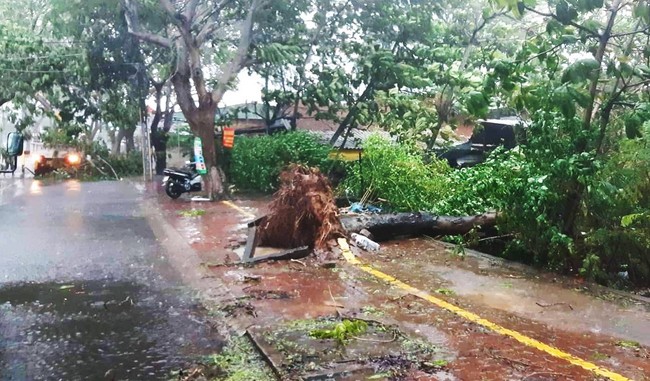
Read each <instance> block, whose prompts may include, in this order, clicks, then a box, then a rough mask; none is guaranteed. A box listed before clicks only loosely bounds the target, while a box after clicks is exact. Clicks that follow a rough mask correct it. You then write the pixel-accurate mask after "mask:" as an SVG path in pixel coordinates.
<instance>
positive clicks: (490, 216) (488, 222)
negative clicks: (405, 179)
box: [340, 213, 497, 241]
mask: <svg viewBox="0 0 650 381" xmlns="http://www.w3.org/2000/svg"><path fill="white" fill-rule="evenodd" d="M496 217H497V214H496V213H485V214H481V215H478V216H460V217H454V216H436V215H433V214H427V213H394V214H361V215H349V216H341V217H340V220H341V224H342V225H343V227H344V228H345V230H346V231H347V232H348V233H359V232H360V231H361V230H363V229H365V230H368V231H369V232H370V233H372V235H373V237H374V238H373V239H374V240H375V241H386V240H389V239H391V238H394V237H399V236H407V235H408V236H415V235H422V234H429V235H462V234H467V233H469V232H470V231H471V230H472V229H474V228H477V227H491V226H494V225H495V224H496Z"/></svg>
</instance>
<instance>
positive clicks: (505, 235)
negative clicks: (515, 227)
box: [476, 234, 514, 242]
mask: <svg viewBox="0 0 650 381" xmlns="http://www.w3.org/2000/svg"><path fill="white" fill-rule="evenodd" d="M508 237H514V234H503V235H497V236H494V237H485V238H481V239H479V240H477V241H476V242H483V241H491V240H494V239H499V238H508Z"/></svg>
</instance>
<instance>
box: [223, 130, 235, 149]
mask: <svg viewBox="0 0 650 381" xmlns="http://www.w3.org/2000/svg"><path fill="white" fill-rule="evenodd" d="M234 145H235V129H234V128H232V127H224V128H223V146H224V147H225V148H232V147H233V146H234Z"/></svg>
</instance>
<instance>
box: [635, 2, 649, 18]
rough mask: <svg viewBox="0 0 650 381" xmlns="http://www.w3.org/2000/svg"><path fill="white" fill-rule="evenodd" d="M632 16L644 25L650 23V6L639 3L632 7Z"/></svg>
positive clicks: (645, 3) (646, 3)
mask: <svg viewBox="0 0 650 381" xmlns="http://www.w3.org/2000/svg"><path fill="white" fill-rule="evenodd" d="M633 15H634V17H636V18H640V19H642V20H643V21H645V22H646V23H650V4H648V2H647V1H639V2H638V3H637V4H636V6H635V7H634V11H633Z"/></svg>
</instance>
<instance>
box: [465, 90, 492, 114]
mask: <svg viewBox="0 0 650 381" xmlns="http://www.w3.org/2000/svg"><path fill="white" fill-rule="evenodd" d="M465 106H466V107H467V112H469V113H470V114H471V115H476V116H479V117H483V116H485V115H486V114H487V112H488V108H489V107H490V99H489V98H488V97H487V96H486V94H484V93H482V92H480V91H471V92H470V93H469V94H467V100H466V102H465Z"/></svg>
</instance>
